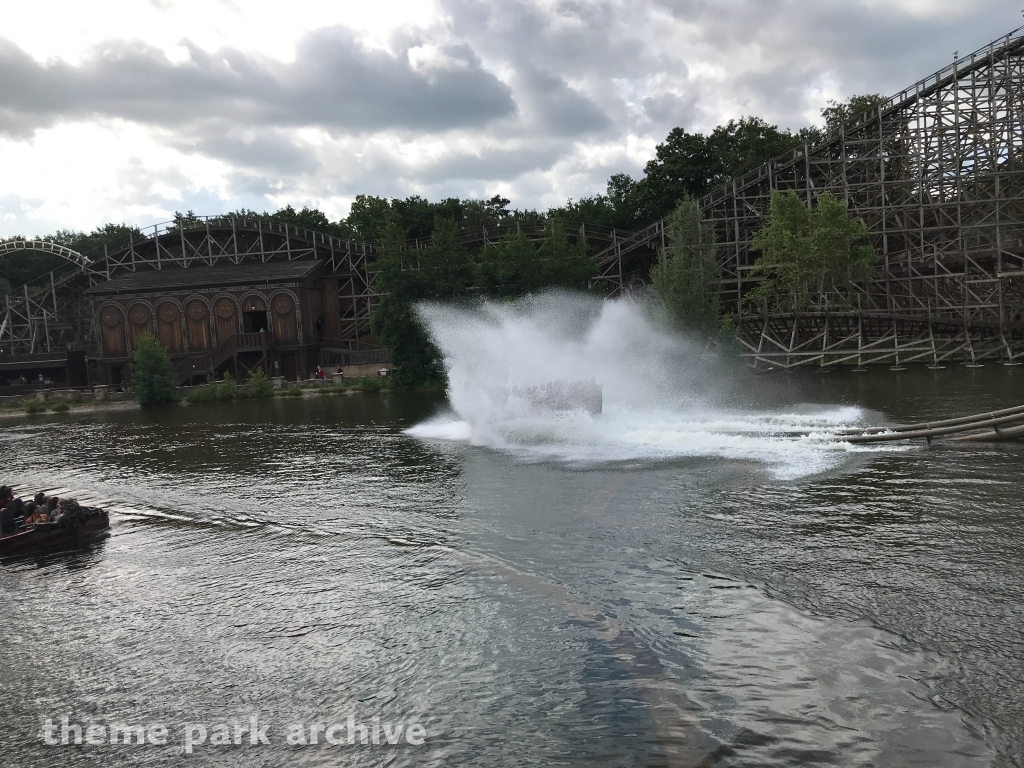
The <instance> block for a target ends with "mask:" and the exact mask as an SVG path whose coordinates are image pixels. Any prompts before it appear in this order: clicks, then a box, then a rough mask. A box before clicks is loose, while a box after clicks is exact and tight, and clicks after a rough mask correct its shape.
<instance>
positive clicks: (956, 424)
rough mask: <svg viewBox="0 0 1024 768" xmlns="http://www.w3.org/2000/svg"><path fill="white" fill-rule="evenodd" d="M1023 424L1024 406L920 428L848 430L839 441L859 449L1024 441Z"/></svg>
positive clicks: (926, 423) (922, 425)
mask: <svg viewBox="0 0 1024 768" xmlns="http://www.w3.org/2000/svg"><path fill="white" fill-rule="evenodd" d="M1020 422H1024V406H1016V407H1014V408H1004V409H1002V410H999V411H991V412H989V413H979V414H975V415H973V416H961V417H959V418H955V419H944V420H942V421H933V422H923V423H920V424H902V425H899V426H895V427H870V428H868V429H864V430H852V429H847V430H843V431H842V432H840V433H838V434H837V435H836V438H835V439H836V440H841V441H843V442H847V443H853V444H855V445H864V444H868V443H890V442H896V441H898V440H919V439H923V440H927V441H928V442H929V443H930V442H931V441H932V440H933V439H934V438H937V437H947V436H951V435H956V437H952V438H951V439H952V440H956V441H958V442H997V441H1004V440H1016V439H1018V438H1021V437H1024V423H1020ZM1006 425H1014V426H1006Z"/></svg>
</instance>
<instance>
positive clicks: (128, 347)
mask: <svg viewBox="0 0 1024 768" xmlns="http://www.w3.org/2000/svg"><path fill="white" fill-rule="evenodd" d="M337 290H338V289H337V281H336V279H335V278H334V277H332V276H329V275H325V270H324V265H323V263H322V262H320V261H305V260H304V261H292V262H267V263H262V264H253V263H242V264H235V265H221V266H215V267H204V266H195V267H192V268H189V269H182V268H172V269H165V270H159V271H154V270H146V271H144V272H133V273H128V274H122V275H119V276H117V277H115V278H112V279H111V280H108V281H106V282H101V283H98V284H96V285H94V286H93V287H91V288H89V289H88V291H87V292H86V293H87V294H88V295H89V296H90V297H91V299H92V303H93V311H94V314H95V326H94V327H96V328H97V329H98V331H99V336H100V339H99V341H100V344H99V348H100V349H99V358H98V360H96V363H97V365H96V367H97V368H98V370H97V371H96V372H95V378H96V380H97V381H101V382H104V383H108V384H114V385H117V384H120V383H122V382H123V381H124V380H125V378H126V376H127V366H128V364H129V362H130V360H131V356H132V353H133V351H134V349H135V346H136V344H137V343H138V340H139V337H140V336H141V335H142V334H144V333H148V334H151V335H153V336H154V337H155V338H156V339H157V340H158V341H159V342H160V344H161V346H163V347H164V348H165V349H167V351H168V352H169V353H170V356H171V360H172V362H173V364H174V367H175V371H176V375H177V378H178V380H179V382H181V383H189V382H198V381H202V380H206V379H209V378H211V377H218V376H220V375H222V374H224V373H225V372H230V373H232V374H233V375H235V376H236V378H241V377H243V376H245V375H246V374H247V373H248V372H249V371H252V370H254V369H256V368H263V370H264V371H265V372H266V373H267V374H268V375H282V376H285V377H286V378H288V379H293V380H294V379H296V378H306V377H308V376H309V375H310V374H311V373H312V371H313V370H315V368H316V365H317V361H318V356H319V353H320V351H321V349H322V348H323V347H324V344H325V340H326V341H328V342H329V339H330V336H331V335H332V334H335V335H340V326H341V317H340V313H339V311H338V299H337Z"/></svg>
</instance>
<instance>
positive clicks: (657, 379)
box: [407, 293, 878, 478]
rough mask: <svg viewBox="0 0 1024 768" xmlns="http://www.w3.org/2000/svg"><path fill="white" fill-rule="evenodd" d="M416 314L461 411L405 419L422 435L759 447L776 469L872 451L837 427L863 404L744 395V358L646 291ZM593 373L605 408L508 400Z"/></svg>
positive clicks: (566, 446)
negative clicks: (593, 410)
mask: <svg viewBox="0 0 1024 768" xmlns="http://www.w3.org/2000/svg"><path fill="white" fill-rule="evenodd" d="M420 313H421V317H422V318H423V320H424V322H425V323H426V325H427V327H428V329H429V331H430V334H431V337H432V339H433V341H434V343H435V344H436V345H437V347H438V349H440V350H441V352H442V354H443V356H444V363H445V367H446V369H447V372H448V380H449V388H448V397H449V401H450V403H451V407H452V412H451V413H448V414H444V415H441V416H438V417H436V418H434V419H431V420H429V421H426V422H424V423H421V424H418V425H416V426H414V427H412V428H410V429H409V430H407V434H410V435H413V436H415V437H419V438H422V439H433V440H452V441H462V442H468V443H471V444H474V445H480V446H486V447H489V448H493V449H497V450H501V451H506V452H511V453H514V454H516V455H518V456H520V457H522V458H525V459H533V460H556V461H565V462H571V463H574V464H583V465H587V464H600V463H606V462H619V461H636V460H641V461H642V460H649V461H664V460H668V459H678V458H683V457H708V458H724V459H736V460H747V461H751V460H752V461H757V462H760V463H763V464H764V465H766V466H767V467H768V468H769V469H770V471H771V472H772V474H774V475H775V476H777V477H780V478H794V477H799V476H804V475H808V474H814V473H818V472H822V471H826V470H829V469H831V468H834V467H836V466H837V465H839V464H840V463H841V462H842V461H844V459H845V457H846V456H847V455H848V454H849V453H851V452H855V451H861V450H865V449H858V448H855V447H853V446H851V445H849V444H848V443H843V442H839V441H836V440H834V439H832V438H831V436H830V435H831V434H832V433H834V432H835V431H836V430H838V429H842V428H845V427H851V426H856V425H858V424H859V423H861V422H862V420H863V418H864V413H863V412H862V411H861V410H860V409H859V408H855V407H849V406H803V407H791V408H784V409H765V410H754V409H747V408H744V407H739V406H737V403H742V402H749V401H751V400H753V399H754V398H753V396H751V395H750V394H749V393H744V392H743V391H741V390H742V387H740V388H737V385H736V380H737V378H738V377H737V376H736V374H735V371H732V372H730V370H729V369H728V366H727V364H726V363H724V362H722V361H720V360H718V359H716V357H715V356H714V355H712V354H709V353H708V352H707V350H706V349H705V348H704V347H703V346H701V345H696V344H695V343H694V342H693V341H692V340H689V339H687V338H684V337H681V336H679V335H677V334H673V333H670V332H668V331H667V330H665V329H663V328H661V327H660V326H659V324H658V323H656V322H655V321H654V320H652V319H651V318H650V317H649V316H648V314H647V313H646V312H645V311H644V309H643V307H642V306H640V305H639V304H637V303H636V302H632V301H629V300H619V301H596V300H591V299H588V298H583V297H577V296H570V295H566V294H560V293H554V294H546V295H543V296H541V297H538V298H531V299H527V300H523V301H519V302H515V303H506V304H498V303H484V304H482V305H480V306H479V307H476V308H472V309H465V308H452V307H445V306H437V305H427V306H423V307H421V308H420ZM589 378H595V379H596V380H597V381H598V382H600V383H601V385H602V387H603V392H604V411H603V413H601V414H600V415H598V416H591V415H589V414H587V413H585V412H583V411H582V410H580V411H569V412H545V411H542V410H536V411H532V412H531V411H527V412H524V411H523V409H522V407H521V404H520V407H519V408H517V409H515V410H512V409H511V408H510V407H509V405H508V402H507V398H506V397H505V393H506V392H507V389H508V388H510V387H529V386H535V385H538V384H544V383H546V382H550V381H555V380H568V381H572V380H580V379H589ZM747 386H749V385H747ZM871 450H878V449H877V448H872V449H871Z"/></svg>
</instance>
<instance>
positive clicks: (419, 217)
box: [0, 95, 882, 386]
mask: <svg viewBox="0 0 1024 768" xmlns="http://www.w3.org/2000/svg"><path fill="white" fill-rule="evenodd" d="M881 101H882V98H881V97H880V96H877V95H869V96H856V97H853V98H852V99H850V100H849V101H846V102H843V103H836V102H832V103H830V104H829V106H828V107H827V108H826V109H824V110H823V111H822V116H823V118H824V120H825V124H826V127H825V129H824V130H829V129H832V128H835V127H837V126H839V125H841V124H843V123H845V122H846V121H848V120H850V119H851V118H852V117H853V116H855V115H857V114H859V113H860V112H863V111H865V110H866V109H870V108H873V107H875V106H876V105H877V104H879V103H880V102H881ZM822 136H823V131H822V129H818V128H805V129H803V130H800V131H797V132H792V131H790V130H788V129H782V128H779V127H778V126H776V125H771V124H769V123H768V122H766V121H764V120H762V119H760V118H758V117H744V118H742V119H740V120H730V121H729V122H728V123H726V124H725V125H721V126H718V127H717V128H715V129H714V130H713V131H711V132H710V133H708V134H701V133H689V132H687V131H685V130H684V129H683V128H674V129H672V130H671V131H670V132H669V134H668V136H667V137H666V139H665V141H664V142H662V143H661V144H659V145H658V146H657V147H656V150H655V156H654V157H653V158H652V159H651V160H650V161H649V162H648V163H647V164H646V166H645V167H644V174H643V176H642V177H641V178H640V179H633V178H632V177H630V176H629V175H627V174H622V173H619V174H615V175H613V176H612V177H611V178H609V179H608V182H607V184H606V188H605V192H604V193H603V194H596V195H592V196H588V197H584V198H581V199H579V200H575V201H574V200H568V201H567V202H566V203H565V204H564V205H562V206H556V207H553V208H550V209H548V210H547V211H536V210H520V209H512V208H510V206H511V201H510V200H508V199H507V198H504V197H502V196H500V195H495V196H493V197H491V198H490V199H487V200H477V199H465V200H464V199H460V198H446V199H444V200H440V201H438V202H431V201H429V200H426V199H425V198H423V197H420V196H417V195H413V196H410V197H407V198H404V199H399V198H391V199H388V198H384V197H377V196H373V195H357V196H356V198H355V200H354V202H353V203H352V206H351V208H350V210H349V213H348V215H347V216H346V217H344V218H342V219H340V220H337V221H331V220H330V218H329V217H328V216H327V215H326V214H324V213H323V212H322V211H320V210H317V209H313V208H308V207H304V208H301V209H299V210H296V209H295V208H293V207H292V206H290V205H288V206H285V207H284V208H281V209H279V210H277V211H275V212H273V213H265V214H263V215H267V216H272V217H273V218H276V219H278V220H281V221H286V222H289V223H292V224H295V225H297V226H302V227H306V228H309V229H313V230H317V231H321V232H324V233H327V234H333V235H336V236H338V237H341V238H348V239H353V240H361V241H369V242H377V243H380V244H381V247H380V249H379V255H378V258H377V260H376V262H375V263H373V264H371V265H370V268H371V269H372V270H373V271H374V272H375V273H376V276H377V286H378V288H379V290H380V291H381V293H383V294H385V296H384V298H383V299H382V301H381V302H380V305H379V306H378V308H377V310H376V312H375V314H374V316H373V318H372V321H371V324H372V329H373V331H374V333H375V334H376V335H377V336H378V337H379V338H380V340H381V341H382V342H383V343H384V344H386V345H387V346H389V347H390V348H391V349H392V352H393V355H394V362H395V364H396V366H397V369H398V370H397V373H396V377H397V378H396V381H395V384H396V385H399V386H422V385H425V384H429V383H431V382H437V383H440V382H441V381H442V380H443V378H444V377H443V371H442V370H441V369H440V363H439V357H438V355H437V351H436V350H435V349H434V348H433V347H432V345H431V344H430V343H429V340H428V339H427V337H426V335H425V333H424V331H423V329H422V328H421V327H420V325H419V324H418V322H417V321H416V318H415V309H414V306H415V304H416V302H419V301H451V300H456V299H459V298H462V297H468V296H486V297H506V298H508V297H516V296H522V295H525V294H529V293H533V292H536V291H539V290H542V289H545V288H549V287H563V288H571V289H586V288H587V286H588V285H589V283H590V281H591V279H592V278H593V276H594V273H595V266H594V263H593V261H592V260H591V259H590V258H589V255H590V254H589V252H588V249H587V245H586V243H584V242H582V241H580V242H576V243H571V242H570V240H569V238H568V237H567V235H566V232H565V228H564V222H567V221H572V222H582V223H585V224H597V225H602V226H609V227H617V228H621V229H627V230H634V229H638V228H641V227H644V226H646V225H648V224H650V223H653V222H655V221H657V220H658V219H660V218H662V217H666V216H668V217H669V219H668V237H669V241H670V242H669V246H668V247H667V248H665V249H663V250H662V252H661V254H660V255H659V259H658V263H657V264H656V265H655V267H654V269H653V271H652V283H653V286H654V289H655V293H656V295H657V296H658V298H659V300H660V301H661V303H662V304H663V306H664V307H665V308H666V310H667V312H668V314H669V315H670V316H671V317H672V318H673V319H674V320H675V322H677V323H679V324H680V325H683V326H686V327H689V328H691V329H697V330H701V331H710V330H714V329H715V328H717V326H718V324H719V317H718V293H717V291H718V272H717V265H716V263H715V249H714V238H713V233H712V232H711V231H710V228H709V227H708V226H707V224H706V223H705V222H704V221H703V219H702V218H701V215H700V208H699V205H698V204H697V202H696V201H697V199H698V198H700V197H701V196H703V195H705V194H707V193H708V192H710V191H711V190H712V189H713V188H715V186H717V185H719V184H721V183H724V182H725V181H726V180H728V179H729V178H732V177H735V176H738V175H742V174H743V173H745V172H747V171H749V170H752V169H754V168H756V167H758V166H759V165H761V164H763V163H764V162H766V161H768V160H770V159H772V158H774V157H777V156H778V155H780V154H782V153H784V152H786V151H787V150H790V149H794V148H796V147H798V146H800V145H802V144H803V143H804V142H805V141H807V142H811V143H814V142H816V141H817V140H819V139H821V138H822ZM797 208H800V209H801V210H802V211H803V212H804V213H803V214H800V213H799V212H798V211H797ZM235 214H236V215H238V216H254V215H257V214H256V213H255V212H254V211H248V210H240V211H236V212H235ZM801 216H804V218H801ZM198 222H199V219H198V217H196V216H195V214H193V213H192V212H191V211H189V212H186V213H178V214H176V215H175V223H176V225H177V226H182V227H187V226H189V225H190V224H193V223H198ZM516 223H518V224H521V225H525V226H524V228H525V229H529V230H531V231H536V230H543V231H544V237H543V238H542V239H540V240H536V239H534V240H531V239H529V238H527V237H526V236H525V235H523V234H520V233H519V232H518V231H515V230H512V231H510V234H508V235H507V236H506V237H505V238H504V239H502V240H501V242H500V243H498V244H497V245H493V246H487V247H484V248H482V249H481V250H479V251H478V252H476V253H470V252H469V251H468V250H467V249H466V248H464V247H463V246H461V245H460V243H459V239H458V233H459V230H460V229H462V228H474V227H480V226H488V227H489V226H496V225H508V224H516ZM858 224H859V227H858ZM787 227H789V229H787ZM129 236H136V237H142V236H143V233H142V232H141V231H140V230H139V229H137V228H134V227H131V226H129V225H126V224H105V225H103V226H101V227H99V228H97V229H95V230H93V231H92V232H89V233H86V232H74V231H70V230H58V231H57V232H55V233H52V234H50V235H46V236H45V239H47V240H50V241H52V242H56V243H59V244H61V245H65V246H67V247H69V248H72V249H74V250H77V251H79V252H81V253H84V254H85V255H87V256H94V257H95V256H98V255H100V254H102V251H103V248H104V246H106V247H108V248H116V247H122V246H123V245H124V244H125V243H126V242H127V240H128V238H129ZM865 236H866V231H865V230H863V224H862V223H860V222H859V221H856V220H848V217H847V215H846V210H845V206H844V205H842V204H841V203H839V202H838V201H835V200H833V199H831V198H830V197H829V198H825V197H823V198H822V199H821V200H819V203H818V205H817V206H816V208H815V210H814V211H809V210H808V209H807V206H805V205H804V203H803V202H802V201H800V200H798V199H796V197H795V196H792V198H789V197H785V196H782V197H780V198H779V199H776V198H775V197H773V200H772V209H771V215H770V217H769V221H768V223H767V224H766V229H765V231H764V232H762V234H761V235H759V237H758V240H755V249H757V250H760V251H761V253H762V256H761V259H759V262H758V271H759V272H760V273H761V274H763V275H764V276H765V281H764V282H763V283H762V287H760V288H759V289H758V291H759V293H757V294H756V296H755V298H758V299H763V298H764V297H765V296H767V295H768V294H769V293H771V294H772V295H773V296H775V295H780V294H787V293H791V294H793V295H796V294H797V293H798V292H801V291H804V290H805V289H809V288H811V287H813V286H814V285H815V284H817V285H818V287H819V288H821V289H826V288H830V289H836V287H837V286H847V285H848V284H849V283H850V282H851V281H853V280H856V279H863V277H864V276H865V275H867V274H868V273H869V271H870V261H871V260H872V258H873V254H872V253H870V252H869V250H865V247H866V246H865V245H864V243H863V240H864V238H865ZM830 238H831V239H830ZM410 240H418V241H420V243H421V245H422V247H418V248H412V249H410V248H408V247H407V244H408V242H409V241H410ZM62 268H68V265H67V263H66V262H65V261H64V260H63V259H61V258H60V257H58V256H54V255H52V254H46V253H40V252H34V251H21V252H16V253H14V254H8V255H5V256H2V257H0V295H3V294H4V293H6V292H9V291H10V290H11V289H12V288H17V287H18V286H20V285H23V284H25V283H28V282H31V281H32V280H34V279H37V278H38V277H40V276H42V275H45V274H46V273H48V272H49V271H51V270H55V269H62ZM816 281H817V282H816Z"/></svg>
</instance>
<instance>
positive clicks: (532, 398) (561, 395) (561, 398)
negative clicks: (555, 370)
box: [506, 379, 604, 416]
mask: <svg viewBox="0 0 1024 768" xmlns="http://www.w3.org/2000/svg"><path fill="white" fill-rule="evenodd" d="M506 398H507V399H515V400H518V401H519V402H521V403H525V404H526V405H527V406H528V407H530V408H531V409H532V410H535V411H584V412H586V413H589V414H590V415H591V416H598V415H600V413H601V411H602V410H603V405H604V402H603V401H604V394H603V391H602V388H601V385H600V384H598V383H597V381H596V380H595V379H588V380H586V381H551V382H548V383H547V384H541V385H539V386H536V387H512V388H511V389H510V390H507V392H506Z"/></svg>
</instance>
